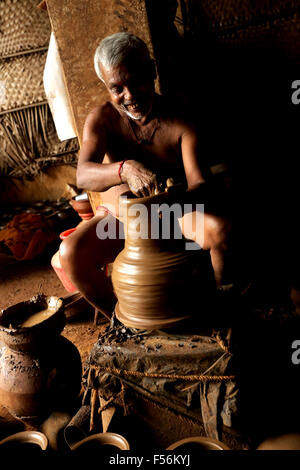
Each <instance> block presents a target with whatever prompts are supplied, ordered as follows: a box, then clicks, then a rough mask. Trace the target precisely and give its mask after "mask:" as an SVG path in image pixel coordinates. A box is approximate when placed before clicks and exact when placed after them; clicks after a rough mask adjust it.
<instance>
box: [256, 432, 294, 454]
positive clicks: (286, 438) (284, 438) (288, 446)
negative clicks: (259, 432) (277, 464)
mask: <svg viewBox="0 0 300 470" xmlns="http://www.w3.org/2000/svg"><path fill="white" fill-rule="evenodd" d="M257 450H300V434H297V433H291V434H283V435H281V436H276V437H270V438H268V439H266V440H265V441H263V442H262V443H261V444H260V445H259V446H258V447H257Z"/></svg>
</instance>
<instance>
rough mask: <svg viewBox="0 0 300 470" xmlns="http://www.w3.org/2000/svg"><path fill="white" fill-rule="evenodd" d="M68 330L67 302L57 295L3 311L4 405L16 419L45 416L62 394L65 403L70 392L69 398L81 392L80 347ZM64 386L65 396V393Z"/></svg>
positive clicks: (0, 388) (0, 387) (0, 377)
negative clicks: (39, 316) (44, 314)
mask: <svg viewBox="0 0 300 470" xmlns="http://www.w3.org/2000/svg"><path fill="white" fill-rule="evenodd" d="M49 305H51V309H52V310H51V316H49V317H48V318H47V319H45V320H44V321H42V322H40V323H37V324H36V325H34V326H31V327H21V326H20V325H21V324H22V322H23V321H24V320H26V319H27V318H29V317H31V316H32V315H34V314H35V313H36V312H39V311H41V310H43V309H47V308H48V307H49ZM52 312H53V313H52ZM64 326H65V315H64V306H63V300H62V299H60V298H58V297H54V296H50V297H47V296H44V295H38V296H35V297H33V298H32V299H30V300H29V301H24V302H20V303H18V304H16V305H13V306H11V307H8V308H7V309H5V310H2V311H1V313H0V404H1V405H3V406H4V407H6V408H7V409H8V410H9V412H10V413H11V414H12V415H14V416H16V417H22V418H36V417H40V416H43V414H44V413H46V412H48V411H50V410H51V405H52V403H53V400H55V398H57V395H61V399H62V400H63V396H64V393H68V394H69V397H68V399H70V398H71V396H72V393H78V388H79V387H80V379H81V360H80V356H79V358H78V355H79V353H78V351H77V348H76V347H75V346H74V345H73V344H72V343H71V342H70V341H68V340H66V338H63V337H62V336H60V333H61V331H62V330H63V328H64ZM77 353H78V355H77ZM66 363H67V364H66ZM66 366H67V367H68V369H66ZM62 369H63V370H62ZM61 380H63V381H65V380H66V381H67V382H68V383H67V384H66V383H64V384H62V383H61ZM60 386H62V388H65V392H64V393H60V392H59V387H60ZM69 386H70V387H72V388H73V389H74V392H70V390H69Z"/></svg>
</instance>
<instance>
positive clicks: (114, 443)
mask: <svg viewBox="0 0 300 470" xmlns="http://www.w3.org/2000/svg"><path fill="white" fill-rule="evenodd" d="M129 449H130V447H129V444H128V442H127V440H126V439H125V438H124V437H123V436H121V435H120V434H116V433H113V432H104V433H99V434H93V435H92V436H89V437H86V438H85V439H82V441H79V442H77V443H76V444H74V445H73V446H72V448H71V450H72V451H77V452H80V453H85V452H86V454H87V455H90V453H91V452H92V453H93V454H94V455H95V454H98V453H99V455H101V453H103V452H105V451H108V452H113V451H117V450H129Z"/></svg>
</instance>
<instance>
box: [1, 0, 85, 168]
mask: <svg viewBox="0 0 300 470" xmlns="http://www.w3.org/2000/svg"><path fill="white" fill-rule="evenodd" d="M37 5H38V2H37V0H2V1H1V2H0V174H1V175H9V176H14V177H34V176H35V175H37V174H38V173H39V172H40V171H42V170H43V169H45V168H46V167H47V166H49V165H53V164H63V163H70V164H76V160H77V150H78V141H77V139H71V140H68V141H64V142H60V141H59V139H58V137H57V133H56V130H55V126H54V123H53V119H52V116H51V113H50V110H49V107H48V103H47V99H46V96H45V92H44V86H43V71H44V66H45V61H46V56H47V50H48V44H49V39H50V33H51V27H50V22H49V17H48V14H47V12H46V11H44V10H41V9H40V8H38V7H37Z"/></svg>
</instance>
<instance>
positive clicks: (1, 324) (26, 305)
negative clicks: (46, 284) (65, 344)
mask: <svg viewBox="0 0 300 470" xmlns="http://www.w3.org/2000/svg"><path fill="white" fill-rule="evenodd" d="M49 307H50V308H51V310H52V309H53V314H52V315H51V316H50V317H48V318H47V319H45V320H44V321H42V322H40V323H37V324H36V325H34V326H31V327H30V328H28V327H21V326H19V325H20V324H21V323H22V322H23V321H24V320H26V319H27V318H28V317H30V316H31V315H33V314H34V313H37V312H39V311H41V310H44V309H47V308H49ZM65 323H66V317H65V314H64V304H63V299H60V298H58V297H54V296H50V297H47V296H45V295H42V294H40V295H37V296H34V297H32V298H31V299H30V300H27V301H23V302H19V303H17V304H15V305H12V306H11V307H8V308H6V309H4V310H2V311H1V312H0V342H2V343H4V344H5V345H6V346H7V347H9V348H11V349H12V350H14V351H19V352H24V353H27V352H30V351H33V350H35V349H36V347H40V346H41V345H45V344H48V343H49V341H52V340H53V337H54V336H58V335H59V334H60V333H61V332H62V330H63V329H64V327H65Z"/></svg>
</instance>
